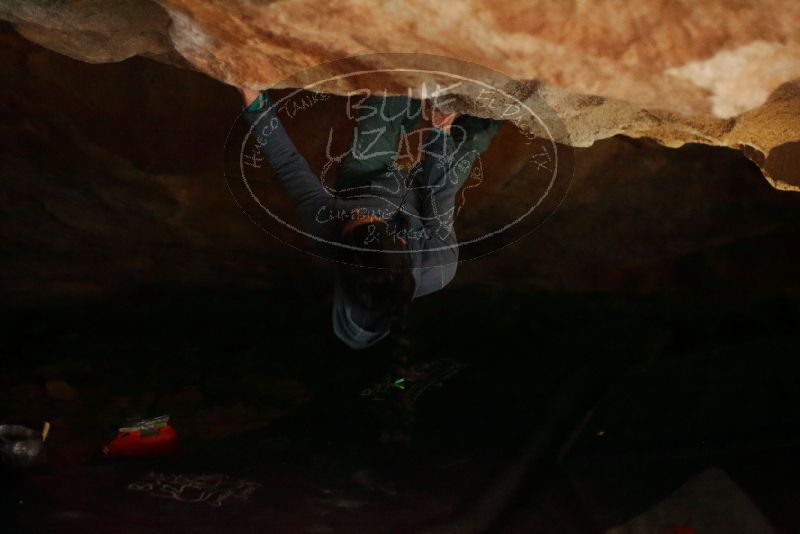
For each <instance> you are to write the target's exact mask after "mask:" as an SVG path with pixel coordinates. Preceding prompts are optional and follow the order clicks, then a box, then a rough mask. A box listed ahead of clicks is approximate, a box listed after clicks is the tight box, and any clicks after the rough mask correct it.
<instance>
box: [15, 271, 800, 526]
mask: <svg viewBox="0 0 800 534" xmlns="http://www.w3.org/2000/svg"><path fill="white" fill-rule="evenodd" d="M317 282H318V283H316V284H312V285H311V286H310V287H308V288H307V289H306V290H301V291H300V293H299V294H297V293H296V291H297V290H298V288H297V287H291V288H287V289H286V291H285V293H283V294H281V293H269V294H253V293H248V294H226V293H208V292H198V293H190V292H184V293H181V294H165V293H161V292H159V291H155V290H154V291H153V292H152V294H149V295H146V294H142V293H140V294H137V295H136V296H131V297H128V298H123V297H121V298H119V299H118V300H117V301H115V302H113V303H103V304H96V305H85V306H82V307H76V306H74V305H65V306H64V307H63V308H61V309H58V308H55V307H53V308H51V309H46V310H45V309H38V310H35V311H33V310H31V311H28V312H24V313H20V312H19V311H18V310H17V311H15V312H14V313H13V314H7V315H6V316H5V317H4V318H3V323H4V324H5V325H8V326H10V328H9V334H10V337H9V338H7V343H9V345H10V346H11V347H16V349H15V350H14V355H15V357H14V358H13V359H12V360H11V361H9V362H8V364H7V365H6V366H5V368H4V369H3V373H2V383H1V385H2V403H1V404H0V406H2V410H3V411H2V414H0V417H2V420H4V421H7V420H12V419H14V420H20V421H21V422H28V423H35V424H37V425H38V422H39V421H41V420H42V419H48V420H50V421H52V422H53V430H52V438H51V440H50V442H49V451H50V465H49V466H48V467H46V468H45V469H43V470H41V471H39V472H35V473H30V474H28V475H26V476H24V477H6V478H5V479H4V489H3V493H2V499H3V506H4V508H5V509H6V510H8V512H7V514H9V515H6V517H7V518H8V521H9V522H10V524H12V525H14V527H15V528H17V529H19V530H21V531H33V532H37V531H47V532H50V531H59V532H217V531H222V530H224V531H231V532H249V531H252V532H417V531H420V530H421V529H422V528H423V527H424V526H430V525H433V524H436V523H438V522H439V521H441V520H446V519H448V518H452V517H456V516H458V515H459V514H460V513H463V512H465V511H469V510H471V509H473V508H474V507H475V506H476V503H479V502H480V500H481V495H482V494H483V493H485V492H486V491H487V490H488V488H490V487H491V486H492V480H493V479H494V477H495V476H496V475H497V474H499V473H501V472H503V471H504V469H505V466H507V465H508V464H510V463H511V462H512V461H513V458H515V455H516V454H517V453H518V452H519V451H520V450H521V449H524V448H525V444H526V443H528V436H529V435H530V433H531V431H532V429H535V428H537V425H541V424H542V422H543V421H544V420H545V418H546V413H547V412H548V410H550V409H551V408H550V406H552V402H553V397H554V395H555V394H556V392H557V391H558V390H559V388H560V387H562V386H561V385H562V384H564V383H565V382H566V381H568V380H569V377H570V375H571V373H573V372H574V371H575V370H576V369H580V368H582V367H583V366H585V365H586V364H587V363H589V365H590V375H591V379H590V380H589V381H588V383H587V384H586V385H587V387H586V388H585V391H586V393H585V395H582V396H581V395H579V396H578V397H579V398H580V401H579V402H577V403H573V405H572V408H570V409H569V410H567V411H566V412H563V413H564V415H565V417H563V418H562V419H563V420H562V423H563V425H562V426H563V429H562V430H561V431H560V433H557V438H556V440H555V442H554V445H553V447H554V448H555V449H557V450H561V452H562V459H561V461H560V462H556V461H555V460H553V459H552V458H548V460H547V461H546V462H544V463H541V464H537V465H536V466H534V468H533V469H532V470H531V471H530V472H528V473H527V475H526V477H525V480H526V483H525V484H524V485H523V486H522V487H521V489H520V490H519V491H516V492H515V494H514V496H513V499H512V500H511V503H510V504H511V506H510V507H508V509H507V511H506V513H504V514H503V515H502V516H501V519H500V523H496V524H495V525H494V527H493V529H494V530H493V531H497V532H538V531H540V532H591V531H600V530H603V529H605V528H608V527H610V526H613V525H615V524H618V523H621V522H623V521H624V520H626V519H628V518H630V517H632V516H634V515H637V514H639V513H641V512H642V511H644V510H646V509H647V508H649V507H650V506H652V505H654V504H655V503H656V502H657V501H658V500H660V499H661V498H663V497H664V496H666V495H668V494H669V493H671V492H672V491H674V490H675V489H676V488H677V487H678V486H680V485H681V484H682V483H684V482H685V481H686V480H687V479H688V478H689V477H690V476H692V475H693V474H695V473H698V472H700V471H701V470H703V469H704V468H706V467H708V466H716V467H719V468H722V469H723V470H725V471H726V472H727V473H728V474H729V475H731V477H732V478H733V479H734V480H735V481H736V482H737V483H738V484H739V485H740V486H741V487H742V488H743V489H744V490H745V491H746V492H747V493H748V494H749V495H750V497H751V498H752V499H753V500H754V502H755V503H756V504H757V505H758V506H759V507H760V508H761V509H762V511H763V512H764V513H765V515H767V516H768V517H769V519H770V520H771V521H772V522H773V524H774V525H775V526H776V527H783V528H785V529H786V530H785V531H787V532H791V531H793V526H794V525H797V524H798V523H799V522H800V516H798V514H797V511H796V510H797V509H796V506H795V504H796V502H797V498H798V496H800V495H798V494H799V493H800V491H799V488H800V486H798V484H797V480H798V476H799V475H800V462H798V460H797V458H798V456H797V452H798V449H800V432H798V419H800V417H798V415H797V411H796V407H797V406H800V403H799V402H798V401H800V399H799V398H798V393H797V389H796V387H795V385H796V383H797V378H798V372H799V371H800V363H798V361H797V357H796V356H797V342H798V331H800V329H798V326H800V324H798V323H800V313H798V306H797V303H796V302H793V301H789V300H787V299H783V298H780V297H776V298H772V299H766V298H765V299H763V300H759V301H753V302H732V301H728V302H713V301H712V302H702V303H700V302H689V303H676V302H672V303H670V302H667V301H664V300H661V299H619V298H612V297H599V296H597V297H593V296H590V295H573V296H570V295H563V294H561V295H547V294H530V295H521V294H519V293H517V294H514V295H510V294H505V293H489V292H486V291H480V290H476V289H469V288H461V289H460V290H458V291H449V292H445V293H443V294H442V295H441V296H440V297H439V300H438V301H437V300H432V299H428V300H423V301H420V303H419V305H418V307H417V313H416V314H415V316H414V318H413V321H412V324H411V326H410V330H411V335H412V337H413V339H414V340H415V348H414V350H415V353H416V354H417V355H418V357H421V358H430V357H431V356H432V355H436V357H451V358H456V359H458V360H460V361H462V362H464V363H466V364H467V367H466V368H465V369H464V370H463V371H462V372H461V373H459V374H458V375H456V377H454V378H453V379H452V380H451V381H449V382H448V383H446V384H445V386H444V387H443V388H441V389H434V390H431V391H430V392H428V393H426V394H425V395H424V396H423V397H422V398H421V400H420V401H419V403H418V406H417V418H418V419H417V421H416V423H415V425H414V430H413V440H412V444H411V445H410V446H409V447H402V446H395V445H382V444H381V443H380V441H379V440H378V439H377V436H378V434H379V431H380V430H381V428H382V426H381V425H382V423H381V418H380V413H381V411H384V410H386V408H385V405H382V404H377V403H372V402H370V401H367V400H363V399H361V398H359V392H360V390H361V388H362V387H363V385H364V384H366V383H368V382H369V380H370V379H374V378H375V377H376V376H379V374H380V373H381V372H382V366H381V364H380V360H381V358H383V357H385V353H386V346H384V347H382V348H381V349H375V350H371V351H369V352H362V353H352V352H348V351H345V350H343V349H342V348H341V347H340V345H339V344H338V343H337V342H336V341H335V340H334V339H333V337H332V335H331V334H329V333H328V328H327V327H328V323H327V320H328V307H327V304H326V303H323V302H320V297H321V296H322V295H325V294H326V292H325V289H324V281H323V280H319V281H317ZM267 302H272V303H276V302H278V303H281V304H284V305H283V306H280V305H279V306H275V305H271V306H266V305H265V303H267ZM312 328H313V330H314V335H310V332H309V329H312ZM278 332H280V333H282V335H281V337H280V338H276V337H272V336H270V333H273V335H274V333H278ZM53 379H63V380H65V381H66V382H68V383H69V384H70V385H71V386H73V387H74V388H75V389H76V390H77V393H78V395H77V397H76V398H75V399H73V400H62V401H59V400H54V399H52V398H49V397H48V394H47V393H46V392H45V391H44V390H43V386H44V384H45V383H46V381H47V380H53ZM592 408H594V411H593V412H592V415H591V418H590V419H589V420H588V422H587V423H586V424H585V426H581V425H580V421H581V420H582V419H583V417H584V415H585V414H586V413H587V411H588V410H590V409H592ZM162 412H168V413H170V414H171V415H172V416H173V418H174V423H175V425H176V427H177V429H178V432H179V433H180V435H181V437H182V438H183V440H182V446H183V449H182V451H181V452H180V454H179V455H178V456H177V457H175V458H173V459H170V460H168V461H152V462H150V461H142V462H134V463H129V462H119V461H117V462H108V463H104V462H98V461H96V460H93V459H92V454H93V453H94V452H96V449H97V448H99V446H100V445H101V444H102V443H103V439H105V437H106V433H107V431H108V430H109V429H110V428H112V427H113V422H114V421H115V420H119V418H121V417H124V416H127V415H133V414H151V415H152V414H159V413H162ZM23 415H24V416H23ZM573 429H577V431H578V432H579V434H578V436H577V439H576V440H575V441H574V442H573V443H572V444H571V446H569V447H568V449H567V450H566V451H565V450H563V449H564V443H565V442H568V441H569V439H568V436H569V434H570V430H573ZM599 432H602V435H598V433H599ZM150 471H156V472H163V473H168V474H175V473H224V474H227V475H229V476H231V477H235V478H241V479H244V480H247V481H253V482H258V483H260V484H261V485H262V486H261V487H260V488H258V489H257V490H256V491H255V492H254V493H253V494H252V496H251V497H250V499H249V500H243V501H241V502H235V503H232V504H231V503H226V504H224V505H223V506H222V507H214V506H211V505H209V504H207V503H191V502H178V501H175V500H171V499H166V498H161V497H155V496H150V495H147V494H145V493H142V492H137V491H132V490H129V489H127V488H128V485H129V484H131V483H134V482H136V481H138V480H141V479H142V478H143V477H145V476H146V475H147V473H148V472H150ZM7 524H9V523H7ZM680 526H683V525H676V528H677V527H680ZM537 529H540V530H537ZM12 531H13V530H12Z"/></svg>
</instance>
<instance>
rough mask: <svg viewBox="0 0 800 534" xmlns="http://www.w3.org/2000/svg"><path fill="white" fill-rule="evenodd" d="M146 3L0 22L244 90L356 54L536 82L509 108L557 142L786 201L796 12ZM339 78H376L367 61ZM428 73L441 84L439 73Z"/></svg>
mask: <svg viewBox="0 0 800 534" xmlns="http://www.w3.org/2000/svg"><path fill="white" fill-rule="evenodd" d="M158 4H160V5H157V4H155V3H152V2H148V1H145V0H136V1H134V0H106V1H101V0H67V1H59V2H48V1H39V2H29V1H28V2H26V1H21V0H5V1H4V2H3V3H2V4H0V17H3V18H5V19H7V20H10V21H11V22H12V23H13V24H14V25H15V27H16V28H17V29H18V31H20V32H21V33H22V34H23V35H25V36H26V37H27V38H29V39H31V40H33V41H35V42H37V43H40V44H42V45H44V46H47V47H49V48H52V49H54V50H56V51H59V52H62V53H65V54H67V55H70V56H71V57H74V58H77V59H82V60H85V61H92V62H98V61H117V60H120V59H123V58H125V57H129V56H132V55H136V54H144V55H147V56H150V57H156V58H159V59H161V60H164V61H168V62H172V63H183V62H185V63H186V64H188V65H191V66H192V67H193V68H195V69H197V70H199V71H202V72H205V73H207V74H209V75H211V76H212V77H214V78H217V79H219V80H222V81H224V82H227V83H231V84H237V85H248V86H260V87H263V86H274V85H281V84H284V85H285V84H286V82H285V80H286V79H287V78H290V77H292V76H295V79H297V78H296V74H297V72H298V71H301V70H303V69H306V68H308V67H312V66H315V65H318V64H320V63H322V62H326V61H332V60H339V59H341V58H344V57H348V56H354V55H359V54H370V53H376V52H381V53H382V52H414V53H428V54H439V55H443V56H449V57H454V58H459V59H463V60H468V61H472V62H475V63H478V64H481V65H485V66H486V67H489V68H491V69H495V70H497V71H500V72H503V73H505V74H507V75H508V76H511V77H512V78H513V79H515V80H518V81H520V82H526V81H535V82H536V83H521V84H520V85H519V87H517V91H516V92H517V93H518V94H517V96H522V97H528V98H533V97H543V98H544V99H545V101H547V102H548V103H549V104H550V105H551V106H552V107H553V108H554V109H555V110H556V111H557V112H558V113H559V115H560V116H561V117H562V119H563V120H564V122H565V124H566V126H567V132H566V133H567V135H565V137H566V138H564V139H561V141H564V142H568V143H570V144H573V145H575V146H589V145H591V144H592V143H593V142H594V141H596V140H598V139H603V138H607V137H610V136H613V135H616V134H624V135H628V136H631V137H649V138H653V139H655V140H657V141H659V142H660V143H663V144H665V145H668V146H673V147H676V146H680V145H682V144H684V143H689V142H696V143H704V144H711V145H720V146H729V147H734V148H738V149H742V150H744V151H745V153H746V154H747V155H748V157H750V158H751V159H753V160H754V161H755V162H756V163H757V164H758V165H759V166H760V167H761V169H762V171H764V174H765V175H766V177H767V179H768V180H769V181H770V183H772V184H773V185H774V186H775V187H777V188H779V189H786V190H800V176H798V170H797V168H798V167H799V166H800V165H798V163H800V151H799V150H798V146H797V141H798V140H800V120H798V117H800V84H799V83H798V80H800V3H798V2H796V1H795V0H761V1H749V0H707V1H704V2H678V1H671V0H641V1H637V2H620V1H617V0H573V1H566V0H552V1H545V0H536V1H533V0H529V1H514V2H510V1H497V0H464V1H458V2H455V1H454V2H438V3H437V2H430V1H422V0H392V1H384V2H375V1H366V0H337V1H333V2H327V3H326V4H325V7H324V8H321V7H320V4H319V3H318V2H316V1H315V0H284V1H280V2H277V1H275V2H253V1H248V0H210V1H202V2H201V1H197V0H159V2H158ZM353 64H354V65H360V66H365V65H369V66H375V67H385V66H387V64H386V60H385V59H384V60H376V59H375V58H374V57H372V58H369V59H365V60H360V59H355V60H354V63H353ZM441 67H442V68H444V70H447V68H448V64H447V61H443V62H442V63H441ZM332 68H333V67H332ZM339 68H341V67H336V69H339ZM323 70H324V68H323ZM335 73H336V71H334V72H332V73H331V74H335ZM406 81H408V80H398V82H402V83H404V82H406ZM321 89H325V90H327V91H332V92H342V91H344V90H346V89H347V87H346V86H341V85H332V86H326V87H324V88H321ZM463 108H464V109H467V110H469V111H471V112H473V113H477V114H483V115H487V114H492V110H486V109H479V108H475V107H474V106H473V107H470V106H469V105H468V104H464V106H463ZM521 126H522V127H523V128H527V129H531V128H529V126H530V125H526V124H521Z"/></svg>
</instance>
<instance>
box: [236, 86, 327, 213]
mask: <svg viewBox="0 0 800 534" xmlns="http://www.w3.org/2000/svg"><path fill="white" fill-rule="evenodd" d="M240 92H241V93H242V98H243V99H244V101H245V105H246V106H247V108H246V109H245V111H244V113H243V115H244V117H245V119H246V120H247V121H248V123H250V124H251V125H252V126H253V130H252V132H251V134H252V135H253V138H254V141H255V142H256V143H257V144H258V145H259V147H260V149H261V152H262V153H263V154H264V156H265V157H266V158H267V162H268V163H269V166H270V167H271V168H272V170H273V171H274V173H275V177H276V178H277V179H278V181H279V182H280V183H281V185H282V186H283V188H284V190H285V191H286V194H287V195H288V196H289V198H290V199H291V200H292V202H293V203H294V205H295V207H296V208H297V210H298V213H299V215H300V220H301V221H302V224H303V225H304V226H306V227H309V228H310V227H313V226H314V224H315V220H316V215H317V212H318V211H319V210H320V208H322V207H323V206H326V205H328V204H331V203H332V202H333V197H332V196H331V195H330V194H328V193H327V192H326V191H325V189H324V188H323V186H322V184H321V183H320V181H319V178H318V177H317V176H316V175H315V174H314V173H313V172H312V171H311V168H310V167H309V165H308V162H307V161H306V159H305V158H304V157H303V156H302V155H301V154H300V153H299V152H298V151H297V148H296V147H295V145H294V143H293V142H292V140H291V138H290V137H289V134H288V133H287V132H286V130H285V129H284V127H283V124H282V123H281V121H280V119H279V118H278V113H277V109H276V106H270V102H269V96H268V95H267V92H266V91H261V92H259V91H253V90H248V89H240Z"/></svg>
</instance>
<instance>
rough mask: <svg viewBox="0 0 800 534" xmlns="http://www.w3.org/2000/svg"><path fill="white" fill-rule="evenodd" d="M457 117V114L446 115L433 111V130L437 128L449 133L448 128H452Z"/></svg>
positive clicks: (445, 113)
mask: <svg viewBox="0 0 800 534" xmlns="http://www.w3.org/2000/svg"><path fill="white" fill-rule="evenodd" d="M458 116H459V113H458V112H452V113H448V112H445V111H439V110H438V109H434V110H433V113H431V123H432V124H433V127H434V128H438V129H440V130H444V131H445V132H447V133H450V128H451V127H452V126H453V121H455V120H456V119H457V118H458Z"/></svg>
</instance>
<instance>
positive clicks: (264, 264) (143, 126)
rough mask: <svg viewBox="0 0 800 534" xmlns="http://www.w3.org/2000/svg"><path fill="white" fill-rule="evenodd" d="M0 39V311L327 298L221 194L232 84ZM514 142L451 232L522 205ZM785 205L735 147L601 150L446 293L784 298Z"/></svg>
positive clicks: (508, 139) (794, 237) (616, 143)
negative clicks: (66, 301)
mask: <svg viewBox="0 0 800 534" xmlns="http://www.w3.org/2000/svg"><path fill="white" fill-rule="evenodd" d="M0 42H2V53H0V65H1V66H2V69H3V72H4V79H5V80H6V82H7V83H6V84H5V86H4V87H3V88H2V91H3V98H2V99H1V101H2V108H0V109H1V110H2V116H3V121H2V126H0V146H1V147H2V150H0V172H1V173H2V176H3V180H2V182H1V183H0V199H1V200H2V209H1V210H0V211H1V213H2V220H3V224H2V225H0V232H2V234H1V235H0V239H2V242H3V254H2V256H1V257H0V276H1V277H2V279H3V294H4V302H6V303H7V304H8V303H11V302H18V303H23V304H24V303H30V302H35V301H39V300H42V299H44V300H47V299H51V298H56V297H64V296H67V297H79V298H86V297H99V296H107V295H111V294H116V293H120V292H125V291H134V290H137V291H138V290H142V289H143V288H156V290H157V288H164V287H170V288H173V289H174V288H175V287H187V288H196V287H200V288H214V287H216V288H239V289H254V288H270V287H284V288H285V287H291V286H292V284H303V285H307V284H308V283H319V284H320V288H323V289H322V290H324V288H326V287H327V284H328V282H329V280H328V277H329V275H330V269H329V265H327V264H326V263H325V262H322V261H320V260H316V259H313V258H311V257H309V256H308V255H306V254H304V253H302V252H298V251H296V250H293V249H290V248H288V247H286V246H284V245H283V244H282V243H279V242H277V241H276V240H274V239H273V238H271V237H270V236H268V235H266V234H264V233H263V232H262V231H261V230H260V229H259V228H257V227H256V226H255V225H253V224H252V222H251V221H250V220H249V219H248V218H247V217H246V216H245V215H244V214H243V213H242V212H241V211H240V210H239V209H238V208H237V206H236V205H235V203H234V201H233V199H232V197H231V195H230V192H229V191H228V188H227V185H226V182H225V179H224V176H223V163H222V160H223V157H222V153H223V147H224V143H225V136H226V134H227V133H228V131H229V129H230V127H231V124H232V123H233V122H234V119H235V118H236V116H237V114H238V113H239V111H240V109H241V106H240V103H239V98H238V94H237V93H236V91H234V90H233V89H232V88H230V87H228V86H226V85H224V84H222V83H219V82H217V81H215V80H213V79H211V78H209V77H207V76H205V75H202V74H199V73H196V72H192V71H191V70H187V69H183V68H177V67H173V66H169V65H166V64H163V63H160V62H156V61H152V60H149V59H144V58H138V57H137V58H131V59H128V60H125V61H122V62H118V63H113V64H88V63H86V62H81V61H77V60H73V59H70V58H67V57H65V56H63V55H60V54H57V53H54V52H52V51H49V50H46V49H44V48H42V47H39V46H37V45H33V44H31V43H30V42H29V41H26V40H25V39H23V38H21V37H20V36H19V35H18V34H17V33H15V32H14V31H13V30H12V29H11V28H9V27H6V28H4V29H3V31H2V33H0ZM321 113H323V114H324V113H325V109H324V108H321ZM312 119H313V118H312ZM289 128H290V131H291V133H294V134H295V135H296V136H297V137H296V138H297V139H302V140H303V141H302V145H301V150H302V151H303V152H304V153H306V154H308V155H309V156H310V159H311V162H312V165H314V166H318V165H319V164H320V161H317V160H315V158H314V154H321V153H323V151H324V146H325V142H326V140H327V139H326V138H325V136H322V135H320V136H316V137H313V136H308V135H305V136H301V135H299V133H300V131H301V130H304V124H303V122H302V121H300V122H297V123H292V124H290V125H289ZM295 129H296V130H295ZM307 131H317V130H314V129H307ZM522 142H524V137H522V136H521V135H519V133H517V132H516V130H515V129H514V128H513V127H511V126H510V125H509V127H504V129H503V130H501V133H500V134H499V137H498V139H497V140H496V142H494V143H493V144H492V147H491V148H490V150H489V152H488V153H487V154H486V156H485V158H484V167H485V168H486V169H487V176H486V182H487V184H488V187H487V189H486V192H485V195H484V197H483V199H477V200H476V202H475V204H474V205H473V207H474V211H473V214H472V216H471V217H470V218H468V219H467V221H466V223H465V224H466V226H463V227H462V228H461V229H460V231H465V232H468V231H469V230H470V226H469V225H473V226H475V225H481V224H490V223H491V222H492V217H497V213H498V211H496V210H492V209H488V208H487V207H488V206H491V207H496V206H500V207H501V208H502V209H503V210H513V209H514V208H515V206H516V205H517V204H519V202H521V199H523V198H524V194H525V191H524V187H523V186H520V185H518V184H517V185H515V184H513V183H512V184H509V181H508V180H509V177H510V176H512V175H513V169H514V168H516V167H517V166H518V163H519V162H517V161H516V160H515V158H519V157H524V150H520V145H519V143H522ZM520 187H523V189H520ZM798 208H800V197H798V196H796V195H793V194H786V193H784V192H780V191H777V190H775V189H773V188H771V187H769V185H768V184H767V183H766V182H764V181H763V180H762V179H761V177H760V175H759V171H758V168H757V167H756V166H755V165H754V164H752V163H751V162H750V161H748V160H747V159H746V158H745V157H744V156H743V155H742V154H741V153H740V152H738V151H735V150H730V149H726V148H718V147H709V146H705V145H699V144H692V145H687V146H684V147H683V148H680V149H670V148H665V147H663V146H659V145H657V144H656V143H654V142H651V141H646V140H634V139H629V138H625V137H620V136H617V137H613V138H611V139H607V140H604V141H600V142H597V143H595V144H594V145H593V146H591V147H589V148H579V149H576V150H575V172H574V177H573V179H572V183H571V185H570V189H569V192H568V194H567V196H566V198H565V200H564V202H563V204H562V205H561V206H560V207H559V209H558V210H557V211H556V213H555V214H554V215H553V216H552V217H551V218H550V219H549V220H548V221H547V222H546V223H545V224H543V225H542V226H541V227H540V228H539V229H538V230H536V231H535V232H534V233H533V234H532V235H530V236H529V237H527V238H524V239H522V240H521V241H519V242H517V243H515V244H513V245H510V246H509V247H507V248H506V249H504V250H502V251H500V252H498V253H495V254H492V255H490V256H488V257H486V258H482V259H480V260H476V261H470V262H463V263H462V264H461V265H460V267H459V273H458V275H457V277H456V280H455V283H456V284H466V285H470V284H482V285H488V286H498V287H500V286H501V285H502V286H503V287H504V288H505V289H514V288H516V289H520V290H536V291H566V292H622V293H630V294H660V295H681V294H686V295H698V294H700V295H712V294H727V295H740V294H741V295H768V294H773V293H777V292H781V293H786V292H789V293H792V292H797V291H798V290H799V289H800V287H798V282H797V273H798V272H800V252H799V251H800V247H797V244H798V243H800V224H798V223H800V220H798V219H800V209H798ZM493 214H494V215H493Z"/></svg>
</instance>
